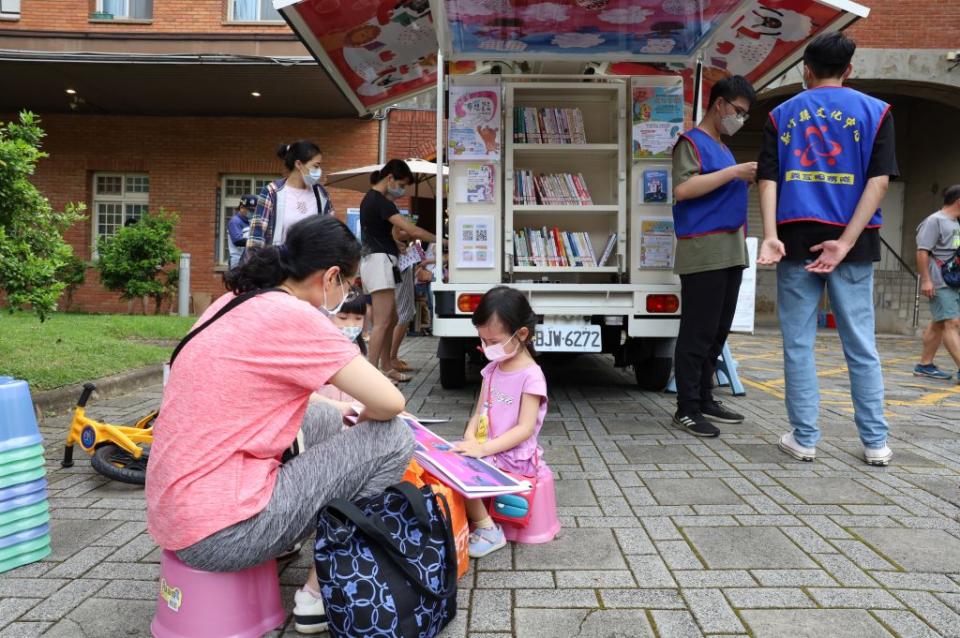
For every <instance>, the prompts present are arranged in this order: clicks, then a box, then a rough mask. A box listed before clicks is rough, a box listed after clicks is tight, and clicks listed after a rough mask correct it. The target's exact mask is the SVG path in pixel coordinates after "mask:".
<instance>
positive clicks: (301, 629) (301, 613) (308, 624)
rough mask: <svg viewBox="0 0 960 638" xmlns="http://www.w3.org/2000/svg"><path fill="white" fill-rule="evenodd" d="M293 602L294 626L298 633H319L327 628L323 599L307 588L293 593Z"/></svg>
mask: <svg viewBox="0 0 960 638" xmlns="http://www.w3.org/2000/svg"><path fill="white" fill-rule="evenodd" d="M293 602H294V605H293V626H294V628H295V629H296V630H297V633H301V634H319V633H322V632H324V631H326V630H327V614H326V613H325V612H324V609H323V600H321V599H320V598H317V597H316V596H314V595H313V594H311V593H310V592H308V591H307V590H305V589H298V590H297V591H296V593H295V594H294V595H293Z"/></svg>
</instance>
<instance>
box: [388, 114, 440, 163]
mask: <svg viewBox="0 0 960 638" xmlns="http://www.w3.org/2000/svg"><path fill="white" fill-rule="evenodd" d="M436 122H437V115H436V113H434V112H433V111H412V110H402V109H398V110H394V111H390V114H389V116H388V119H387V159H390V158H392V157H399V158H401V159H406V158H408V157H420V158H424V159H425V158H426V157H427V156H428V155H431V154H433V153H435V152H436V146H437V124H436Z"/></svg>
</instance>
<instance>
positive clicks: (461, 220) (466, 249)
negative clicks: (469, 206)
mask: <svg viewBox="0 0 960 638" xmlns="http://www.w3.org/2000/svg"><path fill="white" fill-rule="evenodd" d="M456 220H457V221H456V224H455V232H456V234H455V238H456V243H455V244H454V247H453V250H454V253H455V254H454V259H455V263H456V265H457V268H493V267H494V259H493V247H494V246H495V245H496V244H495V243H494V236H493V234H494V219H493V215H463V216H458V217H457V218H456Z"/></svg>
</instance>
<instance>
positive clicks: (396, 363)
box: [393, 359, 417, 372]
mask: <svg viewBox="0 0 960 638" xmlns="http://www.w3.org/2000/svg"><path fill="white" fill-rule="evenodd" d="M393 369H394V370H396V371H397V372H416V371H417V369H416V368H413V367H411V366H410V364H409V363H407V362H406V361H404V360H403V359H394V360H393Z"/></svg>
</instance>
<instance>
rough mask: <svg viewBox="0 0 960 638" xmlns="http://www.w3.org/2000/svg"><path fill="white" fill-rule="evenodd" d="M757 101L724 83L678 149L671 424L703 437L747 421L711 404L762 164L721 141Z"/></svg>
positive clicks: (734, 83) (735, 84)
mask: <svg viewBox="0 0 960 638" xmlns="http://www.w3.org/2000/svg"><path fill="white" fill-rule="evenodd" d="M755 99H756V93H754V90H753V87H752V86H750V83H749V82H747V80H746V79H745V78H743V77H741V76H739V75H737V76H733V77H729V78H724V79H722V80H720V81H719V82H717V83H716V84H714V85H713V88H712V89H711V90H710V102H709V105H708V106H707V109H706V113H705V114H704V116H703V119H702V120H700V123H699V124H698V125H697V126H696V127H695V128H693V129H691V130H689V131H687V132H686V133H684V134H683V135H681V136H680V139H679V140H678V141H677V144H676V146H674V149H673V195H674V199H675V200H676V204H674V206H673V225H674V230H675V232H676V234H677V248H676V252H675V259H674V267H673V270H674V272H675V273H677V274H678V275H680V299H681V304H680V333H679V334H678V335H677V346H676V351H675V352H674V357H673V361H674V370H675V373H674V378H675V379H676V382H677V412H676V414H674V416H673V423H674V425H677V426H679V427H682V428H684V429H686V430H687V431H688V432H689V433H690V434H693V435H694V436H699V437H715V436H718V435H719V434H720V430H719V429H717V426H716V425H714V422H717V423H740V422H741V421H743V415H741V414H737V413H736V412H734V411H732V410H729V409H727V408H726V407H724V406H723V405H721V403H720V402H719V401H716V400H715V399H714V398H713V392H712V386H713V375H714V372H715V368H716V363H717V357H718V356H719V355H720V350H721V349H722V348H723V344H724V342H725V341H726V340H727V335H728V334H729V332H730V324H731V323H732V322H733V313H734V311H735V310H736V308H737V295H738V294H739V292H740V280H741V279H742V277H743V269H744V268H746V266H747V246H746V242H745V241H744V235H745V233H744V229H745V227H746V223H747V188H748V185H749V183H750V182H753V181H754V179H755V177H756V173H757V163H756V162H747V163H745V164H737V162H736V160H734V159H733V153H731V152H730V149H729V148H727V147H726V146H725V145H724V144H723V142H722V141H721V140H720V135H721V133H722V134H724V135H733V134H734V133H736V132H737V131H738V130H740V127H741V126H743V123H744V122H745V121H746V120H747V111H749V110H750V107H751V106H753V102H754V100H755Z"/></svg>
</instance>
